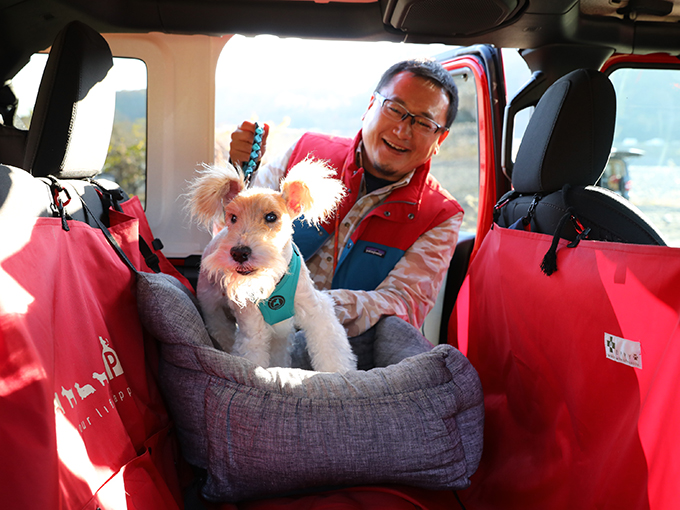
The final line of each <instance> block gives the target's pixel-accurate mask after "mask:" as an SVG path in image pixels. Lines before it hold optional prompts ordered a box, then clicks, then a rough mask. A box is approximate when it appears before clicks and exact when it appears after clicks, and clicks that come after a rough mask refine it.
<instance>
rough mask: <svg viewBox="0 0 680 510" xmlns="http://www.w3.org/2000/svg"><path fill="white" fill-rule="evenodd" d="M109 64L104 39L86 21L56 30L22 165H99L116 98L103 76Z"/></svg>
mask: <svg viewBox="0 0 680 510" xmlns="http://www.w3.org/2000/svg"><path fill="white" fill-rule="evenodd" d="M112 66H113V58H112V56H111V50H110V48H109V45H108V43H107V42H106V41H105V40H104V38H103V37H102V36H101V35H99V34H98V33H97V32H95V31H94V30H92V29H91V28H89V27H88V26H87V25H85V24H83V23H81V22H79V21H74V22H72V23H69V24H68V25H67V26H66V27H65V28H64V29H63V30H62V31H61V32H60V33H59V35H57V38H56V40H55V41H54V44H53V45H52V49H51V51H50V55H49V58H48V60H47V66H46V67H45V72H44V74H43V77H42V81H41V82H40V88H39V90H38V97H37V99H36V104H35V108H34V110H33V117H32V118H31V125H30V128H29V131H28V138H27V141H26V154H25V157H24V165H23V166H24V169H26V170H28V171H29V172H31V173H32V174H33V175H34V176H36V177H45V176H47V175H55V176H57V177H60V178H82V177H93V176H94V175H96V174H98V173H99V172H100V171H101V169H102V167H103V166H104V161H105V160H106V154H107V152H108V146H109V142H110V139H111V130H112V128H113V115H114V109H115V102H116V92H115V90H114V89H113V88H112V86H111V84H110V83H108V84H107V83H106V81H105V80H104V78H105V77H106V75H107V74H108V72H109V69H111V67H112ZM109 82H110V80H109Z"/></svg>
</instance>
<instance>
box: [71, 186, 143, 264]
mask: <svg viewBox="0 0 680 510" xmlns="http://www.w3.org/2000/svg"><path fill="white" fill-rule="evenodd" d="M78 198H80V201H81V202H82V203H83V207H84V208H85V210H86V211H87V213H88V214H89V215H90V216H91V217H92V218H94V221H95V222H96V223H97V226H98V227H99V229H100V230H101V231H102V232H103V233H104V236H106V240H107V241H108V242H109V244H110V245H111V246H112V247H113V249H114V250H116V253H118V256H119V257H120V258H121V260H122V261H123V262H124V263H125V265H126V266H127V267H129V268H130V270H131V271H132V272H133V273H134V274H135V275H136V274H137V273H138V271H137V268H136V267H135V265H134V264H133V263H132V262H131V261H130V259H129V258H128V257H127V255H126V254H125V252H124V251H123V248H121V247H120V245H119V244H118V241H116V240H115V239H114V237H113V236H112V235H111V232H109V229H108V228H106V226H105V225H104V224H103V223H102V222H101V221H99V218H97V216H96V215H95V214H92V211H90V208H89V207H88V206H87V204H86V203H85V200H83V197H81V196H80V194H79V195H78Z"/></svg>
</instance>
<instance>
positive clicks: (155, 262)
mask: <svg viewBox="0 0 680 510" xmlns="http://www.w3.org/2000/svg"><path fill="white" fill-rule="evenodd" d="M156 241H158V242H160V239H154V240H153V244H154V245H156ZM139 251H140V252H142V256H143V257H144V261H145V262H146V265H147V266H149V267H150V268H151V270H152V271H153V272H154V273H160V272H161V266H160V259H159V258H158V255H156V254H155V253H154V251H153V250H152V249H151V248H150V247H149V245H148V244H146V241H145V240H144V238H143V237H142V236H141V235H140V236H139Z"/></svg>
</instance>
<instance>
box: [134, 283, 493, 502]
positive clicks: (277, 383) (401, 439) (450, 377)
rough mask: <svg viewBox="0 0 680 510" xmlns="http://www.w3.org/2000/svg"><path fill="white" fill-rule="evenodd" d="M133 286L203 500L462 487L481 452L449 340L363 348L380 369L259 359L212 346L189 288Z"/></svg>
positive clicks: (473, 407)
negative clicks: (331, 368)
mask: <svg viewBox="0 0 680 510" xmlns="http://www.w3.org/2000/svg"><path fill="white" fill-rule="evenodd" d="M137 294H138V301H139V310H140V317H141V319H142V322H143V324H144V326H145V327H146V328H147V329H148V330H149V332H150V333H152V334H153V335H154V336H155V337H156V338H157V339H158V340H159V341H160V342H161V365H160V378H161V386H162V389H163V391H164V394H165V397H166V400H167V402H168V405H169V407H170V411H171V413H172V415H173V419H174V421H175V424H176V427H177V431H178V435H179V439H180V443H181V446H182V451H183V453H184V456H185V458H186V459H187V460H188V461H189V462H190V463H191V464H193V465H195V466H197V467H199V468H203V469H205V470H206V472H207V481H206V483H205V485H204V487H203V489H202V492H203V495H204V497H206V498H207V499H209V500H213V501H240V500H243V499H249V498H253V497H263V496H267V495H273V494H282V493H287V492H291V491H298V490H303V489H308V488H313V487H324V486H338V485H365V484H390V483H397V484H406V485H412V486H417V487H422V488H427V489H436V490H442V489H462V488H465V487H467V486H468V485H469V483H470V481H469V478H470V476H471V475H472V474H473V473H474V471H475V470H476V469H477V466H478V464H479V460H480V457H481V453H482V432H483V421H484V407H483V397H482V389H481V385H480V382H479V378H478V377H477V373H476V372H475V370H474V369H473V368H472V366H471V365H470V363H469V362H468V360H467V359H466V358H465V357H464V356H463V355H462V354H461V353H460V352H459V351H457V350H456V349H454V348H453V347H451V346H448V345H440V346H437V347H435V348H434V349H432V350H428V348H427V347H424V344H422V343H418V345H416V346H413V345H411V344H409V342H410V340H409V339H408V338H405V337H404V338H394V337H393V338H390V339H389V345H382V346H381V345H375V346H374V348H373V349H372V353H373V357H374V359H373V362H374V363H375V364H376V365H377V364H381V363H384V364H390V366H386V367H384V368H373V369H371V370H368V371H361V370H357V371H351V372H348V373H346V374H342V375H341V374H336V373H319V372H313V371H309V370H302V369H295V368H270V369H264V368H262V367H258V366H256V365H254V364H252V363H251V362H249V361H248V360H245V359H243V358H239V357H235V356H231V355H229V354H227V353H225V352H222V351H220V350H217V349H216V348H214V347H213V344H212V342H211V340H210V337H209V336H208V333H207V331H206V329H205V327H204V325H203V321H202V319H201V316H200V314H199V312H198V309H197V307H196V302H195V300H194V298H193V296H191V294H190V293H189V292H187V290H186V289H185V288H184V287H183V286H182V285H181V284H180V283H179V282H177V280H175V279H174V278H172V277H171V276H168V275H163V274H141V275H140V276H139V278H138V291H137ZM380 336H381V335H376V337H378V338H379V337H380ZM357 347H358V348H359V350H361V349H362V348H363V349H366V346H365V345H364V346H357ZM414 349H415V351H416V352H415V353H414ZM419 351H420V353H419V354H418V353H417V352H419ZM423 351H427V352H423ZM413 354H415V355H413ZM359 356H360V358H361V354H359ZM404 356H409V357H406V358H405V359H403V360H401V358H404ZM397 361H399V362H398V363H397ZM391 363H396V364H391ZM364 364H365V363H364ZM360 366H361V361H360Z"/></svg>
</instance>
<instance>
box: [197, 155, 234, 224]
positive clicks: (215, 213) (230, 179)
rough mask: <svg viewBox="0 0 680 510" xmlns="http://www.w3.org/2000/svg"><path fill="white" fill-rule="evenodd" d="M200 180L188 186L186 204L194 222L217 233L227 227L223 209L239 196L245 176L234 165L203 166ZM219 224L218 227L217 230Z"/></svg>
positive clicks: (198, 178)
mask: <svg viewBox="0 0 680 510" xmlns="http://www.w3.org/2000/svg"><path fill="white" fill-rule="evenodd" d="M199 174H200V175H199V176H198V177H197V178H195V179H194V180H193V181H191V182H190V183H189V191H188V193H187V195H186V196H187V201H188V207H189V212H190V213H191V216H192V218H193V219H194V220H196V221H197V222H198V223H200V224H201V225H203V226H204V227H206V228H207V229H208V230H210V231H212V232H214V230H215V228H216V227H217V230H220V229H221V228H222V226H224V206H225V205H227V204H228V203H229V202H231V201H232V200H233V199H234V197H235V196H236V195H238V194H239V193H240V192H241V191H242V190H243V188H244V187H245V184H244V182H243V175H242V174H241V173H240V172H239V171H238V170H236V168H234V167H233V166H232V165H230V164H227V165H226V166H224V167H217V166H209V165H204V169H203V170H201V171H199ZM218 224H219V226H218Z"/></svg>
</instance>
